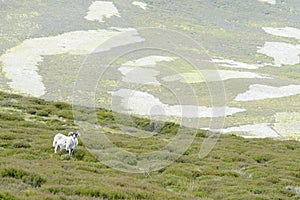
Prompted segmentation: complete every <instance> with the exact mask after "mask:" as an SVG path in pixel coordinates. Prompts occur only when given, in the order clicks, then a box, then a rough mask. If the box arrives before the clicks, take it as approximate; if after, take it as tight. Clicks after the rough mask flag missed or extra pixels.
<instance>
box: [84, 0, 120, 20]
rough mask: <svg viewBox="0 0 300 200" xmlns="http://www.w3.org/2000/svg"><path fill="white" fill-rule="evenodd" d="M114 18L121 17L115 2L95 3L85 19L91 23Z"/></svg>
mask: <svg viewBox="0 0 300 200" xmlns="http://www.w3.org/2000/svg"><path fill="white" fill-rule="evenodd" d="M113 16H116V17H120V14H119V11H118V9H117V8H116V7H115V5H114V3H113V2H109V1H95V2H93V3H92V5H91V6H90V7H89V11H88V12H87V15H86V16H85V17H84V18H85V19H87V20H89V21H99V22H104V18H111V17H113Z"/></svg>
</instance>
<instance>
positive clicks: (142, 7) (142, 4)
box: [132, 1, 147, 10]
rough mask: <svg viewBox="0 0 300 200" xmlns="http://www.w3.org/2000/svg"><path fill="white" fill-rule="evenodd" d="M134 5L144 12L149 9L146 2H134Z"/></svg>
mask: <svg viewBox="0 0 300 200" xmlns="http://www.w3.org/2000/svg"><path fill="white" fill-rule="evenodd" d="M132 5H135V6H138V7H140V8H141V9H143V10H146V9H147V4H146V3H144V2H141V1H134V2H132Z"/></svg>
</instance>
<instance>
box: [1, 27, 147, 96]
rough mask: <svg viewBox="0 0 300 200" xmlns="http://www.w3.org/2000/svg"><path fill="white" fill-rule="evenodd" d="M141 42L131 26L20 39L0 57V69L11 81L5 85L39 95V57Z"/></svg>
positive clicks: (96, 50) (40, 87)
mask: <svg viewBox="0 0 300 200" xmlns="http://www.w3.org/2000/svg"><path fill="white" fill-rule="evenodd" d="M119 35H121V36H123V35H126V38H127V39H126V40H123V41H120V40H117V41H116V42H115V43H114V42H110V43H109V44H106V45H105V47H102V48H97V47H99V46H100V45H101V44H103V43H104V42H105V41H107V40H108V39H110V38H112V37H115V36H119ZM141 41H144V39H142V38H141V37H139V36H138V33H137V31H136V30H135V29H133V28H127V29H122V31H121V30H113V29H112V30H89V31H75V32H69V33H64V34H61V35H58V36H53V37H43V38H34V39H28V40H25V41H23V42H22V43H21V44H20V45H18V46H16V47H13V48H11V49H9V50H7V51H6V53H5V54H3V55H1V56H0V61H1V62H2V65H3V67H2V70H3V72H4V73H5V74H6V76H7V78H8V79H10V80H11V82H9V83H8V84H9V86H10V87H11V88H12V89H14V90H16V91H19V92H24V93H27V94H31V95H33V96H35V97H40V96H42V95H44V94H45V87H44V85H43V83H42V77H41V76H40V75H39V74H38V72H37V71H38V67H37V65H38V63H39V62H42V61H43V56H47V55H58V54H64V53H70V54H74V55H83V54H89V53H92V52H102V51H107V50H110V49H111V48H113V47H117V46H122V45H127V44H132V43H136V42H141Z"/></svg>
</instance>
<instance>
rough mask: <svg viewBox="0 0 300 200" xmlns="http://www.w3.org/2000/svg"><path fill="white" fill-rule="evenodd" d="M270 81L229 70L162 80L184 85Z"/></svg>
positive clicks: (172, 76) (194, 73)
mask: <svg viewBox="0 0 300 200" xmlns="http://www.w3.org/2000/svg"><path fill="white" fill-rule="evenodd" d="M246 78H249V79H254V78H257V79H272V77H270V76H268V75H264V74H256V73H252V72H239V71H231V70H217V71H216V70H199V71H198V72H190V73H181V74H176V75H171V76H166V77H164V78H163V80H164V81H167V82H171V81H181V82H185V83H201V82H206V81H207V82H213V81H225V80H229V79H246Z"/></svg>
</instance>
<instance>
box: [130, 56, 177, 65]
mask: <svg viewBox="0 0 300 200" xmlns="http://www.w3.org/2000/svg"><path fill="white" fill-rule="evenodd" d="M176 59H178V58H177V57H169V56H147V57H144V58H140V59H137V60H133V61H128V62H126V63H125V64H124V65H126V66H137V67H141V66H149V67H154V66H156V64H157V63H158V62H164V61H165V62H172V61H174V60H176Z"/></svg>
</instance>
